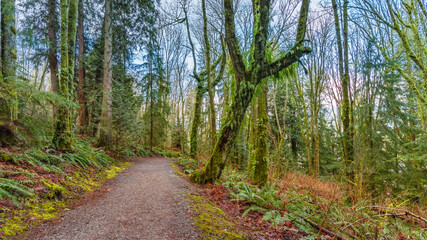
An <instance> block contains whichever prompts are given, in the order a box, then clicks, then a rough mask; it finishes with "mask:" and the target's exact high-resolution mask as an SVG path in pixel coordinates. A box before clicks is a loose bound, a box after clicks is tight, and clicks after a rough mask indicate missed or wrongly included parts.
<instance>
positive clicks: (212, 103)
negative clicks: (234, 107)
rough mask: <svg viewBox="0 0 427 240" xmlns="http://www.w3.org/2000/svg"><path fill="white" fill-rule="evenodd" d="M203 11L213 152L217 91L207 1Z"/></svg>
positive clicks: (204, 3) (204, 1)
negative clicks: (213, 74) (213, 76)
mask: <svg viewBox="0 0 427 240" xmlns="http://www.w3.org/2000/svg"><path fill="white" fill-rule="evenodd" d="M202 9H203V36H204V40H205V55H206V56H205V58H206V77H207V82H208V95H209V110H210V111H209V112H210V122H211V150H213V148H214V147H215V143H216V113H215V101H214V98H215V89H214V86H212V84H213V83H212V78H211V49H210V48H211V46H210V43H209V36H208V18H207V15H206V0H202Z"/></svg>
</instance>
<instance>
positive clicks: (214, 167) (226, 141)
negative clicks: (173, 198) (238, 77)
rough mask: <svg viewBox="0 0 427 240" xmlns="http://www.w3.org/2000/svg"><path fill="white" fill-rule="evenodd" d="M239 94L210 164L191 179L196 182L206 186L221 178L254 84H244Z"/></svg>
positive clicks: (231, 108)
mask: <svg viewBox="0 0 427 240" xmlns="http://www.w3.org/2000/svg"><path fill="white" fill-rule="evenodd" d="M242 83H243V84H241V86H240V90H239V92H237V95H236V96H235V98H234V101H233V102H232V104H231V106H230V108H229V109H228V110H227V115H226V119H225V121H224V125H223V127H222V129H221V132H220V137H219V138H218V140H217V143H216V144H215V148H214V150H213V153H212V155H211V157H210V159H209V162H208V163H207V164H206V165H205V166H204V167H203V168H202V169H200V170H199V171H197V172H195V173H193V174H192V175H191V177H190V179H191V180H192V181H194V182H197V183H201V184H206V183H211V182H213V181H215V180H216V179H218V178H219V177H220V176H221V172H222V169H223V168H224V166H225V160H226V159H227V158H228V153H229V150H231V147H232V146H233V143H234V140H235V139H236V137H237V135H238V133H239V130H240V127H241V124H242V121H243V119H244V117H245V114H246V109H247V108H248V106H249V103H250V102H251V100H252V97H253V94H254V88H253V85H252V84H249V85H248V84H244V83H245V82H242Z"/></svg>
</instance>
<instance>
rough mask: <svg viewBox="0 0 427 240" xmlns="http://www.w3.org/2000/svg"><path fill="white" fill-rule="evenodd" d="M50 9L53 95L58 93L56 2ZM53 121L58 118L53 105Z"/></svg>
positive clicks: (50, 55)
mask: <svg viewBox="0 0 427 240" xmlns="http://www.w3.org/2000/svg"><path fill="white" fill-rule="evenodd" d="M48 9H49V23H48V36H49V71H50V86H51V91H52V92H53V93H57V92H58V59H57V57H56V54H57V51H58V47H57V39H56V33H57V31H58V29H56V22H57V13H56V0H49V1H48ZM52 112H53V119H55V118H56V107H55V104H52Z"/></svg>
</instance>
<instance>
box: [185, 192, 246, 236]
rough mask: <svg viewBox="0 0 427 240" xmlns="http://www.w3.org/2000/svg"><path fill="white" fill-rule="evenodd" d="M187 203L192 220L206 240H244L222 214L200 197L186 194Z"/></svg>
mask: <svg viewBox="0 0 427 240" xmlns="http://www.w3.org/2000/svg"><path fill="white" fill-rule="evenodd" d="M188 202H189V204H190V205H191V206H192V210H193V212H194V214H195V215H194V216H193V220H194V223H195V224H196V226H197V227H198V229H199V230H200V232H201V235H202V238H206V239H246V238H249V237H250V236H246V235H243V234H242V233H240V232H239V231H238V230H237V228H236V226H235V224H234V223H233V222H232V221H230V220H229V219H228V218H227V216H226V215H225V214H224V212H223V211H222V210H221V209H219V208H218V207H216V206H215V205H214V204H213V203H212V202H210V201H208V200H206V199H205V198H203V197H202V196H199V195H194V194H188Z"/></svg>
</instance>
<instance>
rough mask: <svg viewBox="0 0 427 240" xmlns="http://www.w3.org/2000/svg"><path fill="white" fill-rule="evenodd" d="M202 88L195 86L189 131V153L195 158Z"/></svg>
mask: <svg viewBox="0 0 427 240" xmlns="http://www.w3.org/2000/svg"><path fill="white" fill-rule="evenodd" d="M203 94H204V91H203V88H202V87H201V86H198V87H197V88H196V99H195V103H194V116H193V123H192V125H191V133H190V155H191V157H192V158H197V151H198V148H197V145H198V139H197V135H198V131H199V125H200V117H201V111H202V103H203Z"/></svg>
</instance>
